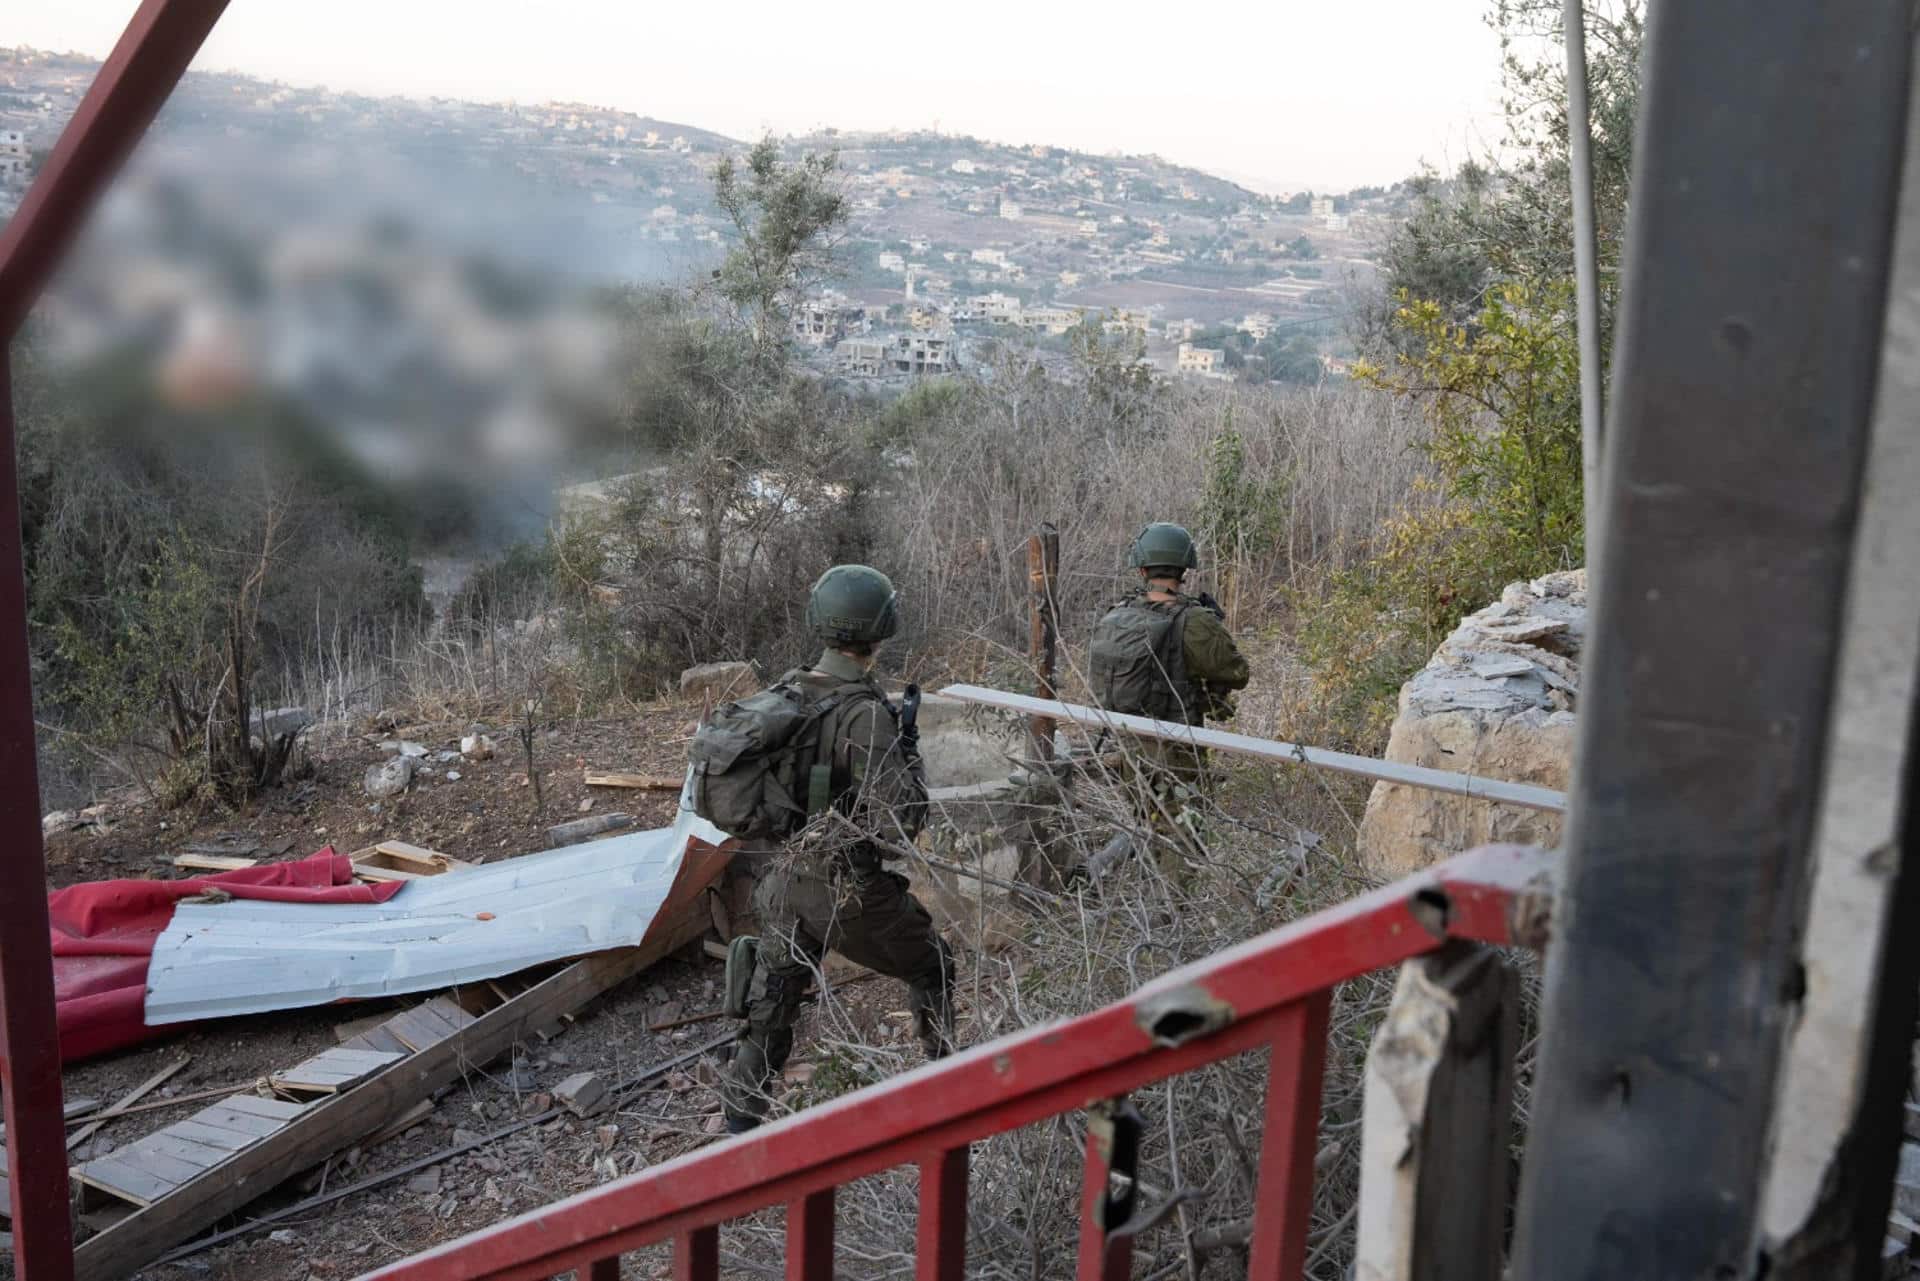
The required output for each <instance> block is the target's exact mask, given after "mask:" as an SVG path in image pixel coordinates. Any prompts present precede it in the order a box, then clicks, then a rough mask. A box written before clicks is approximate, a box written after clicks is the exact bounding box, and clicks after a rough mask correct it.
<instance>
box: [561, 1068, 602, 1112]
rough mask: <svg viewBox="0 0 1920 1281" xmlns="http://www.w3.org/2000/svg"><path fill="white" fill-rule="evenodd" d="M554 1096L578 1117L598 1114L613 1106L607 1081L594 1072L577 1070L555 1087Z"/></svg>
mask: <svg viewBox="0 0 1920 1281" xmlns="http://www.w3.org/2000/svg"><path fill="white" fill-rule="evenodd" d="M553 1097H554V1098H556V1099H558V1100H559V1101H560V1103H561V1104H562V1105H563V1106H564V1107H565V1108H566V1109H567V1111H569V1112H571V1113H573V1114H574V1115H575V1116H578V1117H590V1116H598V1115H599V1114H600V1113H602V1112H604V1111H606V1110H607V1109H608V1108H610V1107H612V1106H613V1098H612V1096H611V1095H610V1094H609V1093H608V1091H607V1083H606V1082H605V1081H603V1080H601V1079H600V1077H599V1075H598V1074H597V1073H593V1072H576V1073H575V1074H574V1075H572V1076H570V1077H568V1078H567V1079H566V1080H564V1081H562V1082H560V1084H558V1085H556V1086H554V1087H553Z"/></svg>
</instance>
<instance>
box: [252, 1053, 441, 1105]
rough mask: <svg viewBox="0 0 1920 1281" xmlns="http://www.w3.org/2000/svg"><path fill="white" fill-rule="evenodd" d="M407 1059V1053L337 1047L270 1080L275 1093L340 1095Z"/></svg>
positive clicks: (273, 1076) (276, 1074)
mask: <svg viewBox="0 0 1920 1281" xmlns="http://www.w3.org/2000/svg"><path fill="white" fill-rule="evenodd" d="M405 1057H406V1055H405V1054H404V1053H400V1052H397V1051H391V1050H388V1051H382V1050H350V1049H347V1048H346V1047H345V1046H338V1047H336V1048H334V1049H331V1050H322V1051H321V1052H320V1053H318V1054H316V1055H314V1056H313V1057H312V1058H310V1059H308V1060H307V1061H306V1062H305V1063H301V1064H298V1065H297V1066H294V1067H290V1068H288V1069H287V1070H286V1071H284V1072H276V1073H274V1074H273V1075H271V1076H269V1077H268V1078H267V1080H268V1082H269V1083H270V1084H271V1085H272V1086H273V1088H274V1089H276V1090H283V1091H285V1092H287V1093H288V1094H338V1093H339V1092H340V1091H342V1090H347V1089H351V1088H352V1087H354V1086H355V1085H358V1084H359V1083H360V1082H361V1081H363V1080H365V1079H366V1078H367V1077H369V1076H372V1075H373V1074H374V1073H375V1072H377V1071H379V1070H380V1069H381V1068H383V1067H387V1066H389V1065H390V1064H393V1063H396V1062H398V1061H399V1060H400V1059H403V1058H405Z"/></svg>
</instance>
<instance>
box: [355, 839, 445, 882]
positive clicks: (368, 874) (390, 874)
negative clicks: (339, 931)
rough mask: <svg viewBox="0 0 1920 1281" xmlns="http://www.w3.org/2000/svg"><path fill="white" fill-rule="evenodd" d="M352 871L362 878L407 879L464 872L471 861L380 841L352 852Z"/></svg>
mask: <svg viewBox="0 0 1920 1281" xmlns="http://www.w3.org/2000/svg"><path fill="white" fill-rule="evenodd" d="M351 857H352V859H353V874H354V875H355V876H357V877H359V878H360V879H361V880H363V881H411V880H414V879H416V878H418V877H422V876H439V875H440V874H441V873H443V872H458V871H464V870H465V869H467V868H470V867H472V866H474V864H472V863H469V862H467V861H466V860H465V859H458V858H452V857H449V856H448V855H445V854H442V853H440V852H439V851H438V850H429V849H422V848H421V847H420V846H418V845H409V844H408V843H407V842H405V841H381V842H380V843H379V844H377V845H372V846H369V847H368V848H366V849H364V850H355V851H354V852H353V854H352V856H351Z"/></svg>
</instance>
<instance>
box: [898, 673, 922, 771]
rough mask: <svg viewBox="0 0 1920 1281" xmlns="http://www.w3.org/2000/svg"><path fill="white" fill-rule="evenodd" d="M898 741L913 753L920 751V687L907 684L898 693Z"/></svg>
mask: <svg viewBox="0 0 1920 1281" xmlns="http://www.w3.org/2000/svg"><path fill="white" fill-rule="evenodd" d="M900 742H901V744H902V745H903V746H905V747H906V749H907V751H908V752H910V753H912V754H913V755H916V756H917V755H919V753H920V687H919V686H918V685H908V686H907V688H906V689H905V690H904V691H903V692H902V693H901V695H900Z"/></svg>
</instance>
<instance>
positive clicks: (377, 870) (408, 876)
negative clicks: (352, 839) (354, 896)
mask: <svg viewBox="0 0 1920 1281" xmlns="http://www.w3.org/2000/svg"><path fill="white" fill-rule="evenodd" d="M353 874H354V876H356V877H357V878H359V879H360V880H363V881H417V880H419V879H420V873H418V872H403V871H401V870H400V869H399V868H397V867H380V866H378V865H376V864H373V863H362V862H358V861H356V862H355V863H354V865H353Z"/></svg>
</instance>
